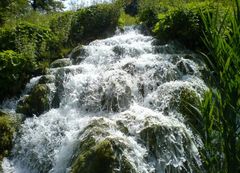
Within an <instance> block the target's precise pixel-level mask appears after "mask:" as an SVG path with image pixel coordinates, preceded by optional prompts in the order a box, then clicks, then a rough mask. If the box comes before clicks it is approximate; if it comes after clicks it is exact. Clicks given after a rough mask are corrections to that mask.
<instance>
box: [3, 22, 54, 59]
mask: <svg viewBox="0 0 240 173" xmlns="http://www.w3.org/2000/svg"><path fill="white" fill-rule="evenodd" d="M51 38H52V34H51V31H50V30H49V29H48V28H43V27H41V26H39V25H35V24H31V23H27V22H22V23H19V24H18V25H17V26H16V27H14V28H10V29H8V28H7V29H2V30H1V32H0V42H1V43H3V44H1V45H0V50H1V51H4V50H14V51H16V52H24V51H26V52H27V51H28V50H29V46H30V47H32V49H34V50H33V51H34V54H35V56H36V57H37V59H39V60H41V59H42V58H43V57H44V56H45V54H46V50H47V42H48V41H49V40H50V39H51Z"/></svg>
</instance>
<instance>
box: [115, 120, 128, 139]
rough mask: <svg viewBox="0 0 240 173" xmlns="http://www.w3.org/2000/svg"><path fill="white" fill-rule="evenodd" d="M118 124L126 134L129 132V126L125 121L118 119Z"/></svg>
mask: <svg viewBox="0 0 240 173" xmlns="http://www.w3.org/2000/svg"><path fill="white" fill-rule="evenodd" d="M116 124H117V126H118V129H119V130H120V131H121V132H122V133H124V134H126V135H128V134H129V131H128V128H127V126H126V125H125V124H124V122H122V121H120V120H118V121H117V122H116Z"/></svg>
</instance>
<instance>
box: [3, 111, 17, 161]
mask: <svg viewBox="0 0 240 173" xmlns="http://www.w3.org/2000/svg"><path fill="white" fill-rule="evenodd" d="M16 128H17V120H16V119H15V118H14V117H13V116H11V115H8V114H6V113H4V112H2V111H1V110H0V134H1V135H0V162H1V160H2V159H3V157H7V156H8V155H9V153H10V150H11V149H12V146H13V137H14V133H15V131H16Z"/></svg>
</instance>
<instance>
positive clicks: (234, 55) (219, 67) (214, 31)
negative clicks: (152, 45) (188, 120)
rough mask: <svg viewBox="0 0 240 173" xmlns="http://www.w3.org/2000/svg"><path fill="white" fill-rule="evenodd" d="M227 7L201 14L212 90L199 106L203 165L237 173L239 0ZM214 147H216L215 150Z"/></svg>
mask: <svg viewBox="0 0 240 173" xmlns="http://www.w3.org/2000/svg"><path fill="white" fill-rule="evenodd" d="M233 9H234V12H232V11H231V10H229V11H228V12H225V13H224V15H223V17H221V16H222V15H221V14H222V12H221V11H220V10H218V11H216V12H215V13H214V14H209V15H207V16H206V15H202V18H203V21H204V26H205V29H206V32H205V37H204V38H203V41H204V43H205V45H206V47H207V48H208V53H207V55H205V60H206V64H207V65H208V67H209V70H210V71H211V74H212V75H211V76H210V79H209V80H210V81H211V84H212V86H213V87H214V89H211V90H210V93H209V94H208V95H207V96H206V98H205V100H204V102H203V106H202V114H203V122H204V125H205V126H204V132H205V133H204V134H202V136H203V139H204V145H205V151H204V152H205V164H206V167H207V169H208V170H209V172H214V171H215V172H239V171H240V166H239V165H240V159H239V155H240V149H239V139H240V138H239V137H240V133H239V127H240V125H239V122H240V121H239V120H240V104H239V103H240V99H239V98H240V92H239V91H240V88H239V86H240V71H239V69H240V58H239V57H240V49H239V47H240V40H239V37H240V18H239V10H240V6H239V1H237V0H236V1H235V6H233ZM216 147H218V149H217V150H216Z"/></svg>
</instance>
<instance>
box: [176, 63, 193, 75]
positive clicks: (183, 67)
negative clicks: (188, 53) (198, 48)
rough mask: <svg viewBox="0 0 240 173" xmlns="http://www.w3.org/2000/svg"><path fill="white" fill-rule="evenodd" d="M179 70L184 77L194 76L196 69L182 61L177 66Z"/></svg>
mask: <svg viewBox="0 0 240 173" xmlns="http://www.w3.org/2000/svg"><path fill="white" fill-rule="evenodd" d="M176 66H177V68H178V70H179V71H180V72H181V73H182V74H183V75H187V74H189V75H193V74H194V69H193V68H192V67H191V65H190V64H189V63H188V62H187V61H186V60H180V61H179V62H177V64H176Z"/></svg>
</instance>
